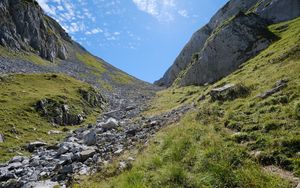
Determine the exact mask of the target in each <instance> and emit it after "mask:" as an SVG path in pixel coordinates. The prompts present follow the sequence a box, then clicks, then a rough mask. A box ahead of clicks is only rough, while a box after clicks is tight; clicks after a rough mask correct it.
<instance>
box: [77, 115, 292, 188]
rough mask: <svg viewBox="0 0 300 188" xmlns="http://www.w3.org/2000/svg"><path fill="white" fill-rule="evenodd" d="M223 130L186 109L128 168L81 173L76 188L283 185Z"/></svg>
mask: <svg viewBox="0 0 300 188" xmlns="http://www.w3.org/2000/svg"><path fill="white" fill-rule="evenodd" d="M226 134H227V133H226V132H224V131H223V130H222V128H220V129H218V128H217V127H214V126H206V125H203V124H201V123H200V122H199V121H197V120H196V114H195V113H191V114H189V115H188V116H186V117H185V118H183V119H182V120H181V122H180V123H179V124H175V125H172V126H170V127H168V128H166V129H165V130H163V131H162V132H160V133H159V134H158V135H157V136H156V138H155V142H152V143H150V146H149V147H148V148H147V150H146V151H145V152H144V153H143V154H141V155H140V156H139V157H138V158H137V160H136V161H135V162H134V164H133V168H132V169H131V170H128V171H125V172H124V173H122V174H121V175H119V176H116V177H112V178H108V179H106V180H103V179H105V177H103V173H100V174H98V175H95V176H92V177H90V178H87V179H86V180H85V181H83V182H82V183H81V184H80V185H79V187H99V188H100V187H101V188H105V187H118V188H119V187H120V188H135V187H136V188H142V187H170V188H171V187H262V188H263V187H270V188H272V187H274V188H275V187H276V188H277V187H288V186H289V184H288V183H287V182H285V181H282V180H281V179H280V178H278V177H275V176H271V175H270V174H266V173H265V172H264V171H263V170H262V169H261V168H260V167H259V165H258V164H257V163H256V162H254V161H252V160H251V159H250V157H249V156H248V155H247V153H246V150H245V149H244V148H242V147H240V146H239V145H238V144H236V143H234V142H233V141H228V139H227V137H226V136H225V135H226Z"/></svg>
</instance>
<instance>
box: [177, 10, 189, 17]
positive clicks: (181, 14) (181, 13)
mask: <svg viewBox="0 0 300 188" xmlns="http://www.w3.org/2000/svg"><path fill="white" fill-rule="evenodd" d="M178 14H179V15H180V16H182V17H185V18H188V17H189V15H188V12H187V10H179V11H178Z"/></svg>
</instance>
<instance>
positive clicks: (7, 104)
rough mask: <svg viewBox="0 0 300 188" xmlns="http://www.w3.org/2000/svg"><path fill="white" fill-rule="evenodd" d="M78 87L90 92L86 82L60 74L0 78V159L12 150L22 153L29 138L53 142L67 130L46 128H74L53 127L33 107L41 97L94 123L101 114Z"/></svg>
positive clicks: (68, 127) (7, 157)
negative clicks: (1, 136) (83, 115)
mask: <svg viewBox="0 0 300 188" xmlns="http://www.w3.org/2000/svg"><path fill="white" fill-rule="evenodd" d="M79 90H84V91H91V92H92V91H93V92H95V90H94V89H93V88H91V86H90V85H88V84H86V83H83V82H81V81H78V80H75V79H74V78H71V77H68V76H65V75H61V74H56V75H53V74H18V75H2V76H1V77H0V99H1V100H0V128H1V133H2V134H4V137H5V142H4V143H0V156H1V157H0V161H1V162H4V161H6V160H7V159H9V158H11V157H12V156H14V155H16V153H18V152H21V153H25V151H24V150H23V146H24V145H26V144H27V143H29V142H32V141H44V142H48V143H49V144H53V143H56V142H57V141H58V140H60V139H61V138H63V137H64V136H65V135H66V134H67V132H65V133H63V134H58V135H49V134H48V132H49V131H50V130H59V131H62V132H64V131H65V130H68V129H69V130H70V129H75V128H78V126H77V127H76V126H66V127H56V126H53V124H52V123H49V122H48V121H47V118H45V117H43V116H41V115H40V114H39V113H38V112H37V111H36V109H35V105H36V103H37V102H38V101H41V100H43V99H45V98H47V99H50V100H51V101H56V102H57V103H56V104H67V105H68V108H69V111H70V113H72V114H85V115H86V119H85V121H84V124H88V123H94V122H95V121H96V118H97V116H98V115H99V114H100V113H101V111H102V110H101V108H100V107H95V106H93V105H91V104H90V102H88V101H87V100H86V97H83V95H82V94H80V92H79ZM25 154H26V153H25Z"/></svg>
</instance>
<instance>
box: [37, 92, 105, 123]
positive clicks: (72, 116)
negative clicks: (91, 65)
mask: <svg viewBox="0 0 300 188" xmlns="http://www.w3.org/2000/svg"><path fill="white" fill-rule="evenodd" d="M78 93H79V94H80V95H81V97H82V99H83V102H84V103H85V105H86V106H89V107H91V108H99V109H101V110H104V108H105V105H106V100H105V99H104V97H103V96H102V95H101V93H99V92H98V91H96V90H95V89H94V88H90V89H89V90H85V89H80V90H79V91H78ZM35 109H36V111H37V112H39V114H40V115H41V116H43V117H45V118H47V120H48V121H49V122H50V123H54V124H57V125H80V124H81V123H82V122H83V121H84V117H85V115H86V114H84V112H81V113H75V112H74V110H72V109H71V108H70V106H69V105H68V104H66V103H65V102H63V101H56V100H53V99H42V100H39V101H38V102H37V103H36V105H35Z"/></svg>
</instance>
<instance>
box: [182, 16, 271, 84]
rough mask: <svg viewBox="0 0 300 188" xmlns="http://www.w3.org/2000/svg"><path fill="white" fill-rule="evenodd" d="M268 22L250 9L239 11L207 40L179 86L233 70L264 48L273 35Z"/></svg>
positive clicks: (207, 79) (219, 76) (206, 81)
mask: <svg viewBox="0 0 300 188" xmlns="http://www.w3.org/2000/svg"><path fill="white" fill-rule="evenodd" d="M267 25H268V22H267V21H265V20H264V19H262V18H260V17H259V16H257V15H255V14H253V13H251V14H248V15H245V14H244V13H242V12H240V13H239V14H238V15H236V16H235V17H234V18H233V19H232V20H231V21H229V23H226V24H224V25H222V26H220V27H218V29H217V30H215V31H214V33H213V34H212V35H211V36H210V38H209V39H208V40H207V41H206V43H205V45H204V47H203V49H202V51H201V52H200V53H199V55H198V56H199V57H196V59H194V62H192V63H191V64H190V65H189V67H188V68H187V69H186V70H185V73H184V74H183V75H182V78H181V79H180V80H179V84H180V85H181V86H186V85H204V84H206V83H213V82H215V81H217V80H219V79H220V78H222V77H224V76H226V75H228V74H230V73H232V72H233V71H235V70H236V69H238V67H239V66H240V65H241V64H242V63H244V62H246V61H247V60H248V59H249V58H251V57H253V56H255V55H257V54H258V53H259V52H260V51H261V50H263V49H265V48H267V47H268V46H269V45H270V44H271V43H272V41H273V40H275V39H276V36H275V35H274V34H273V33H272V32H270V31H269V30H268V29H267Z"/></svg>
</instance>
